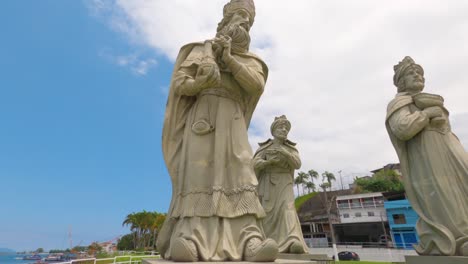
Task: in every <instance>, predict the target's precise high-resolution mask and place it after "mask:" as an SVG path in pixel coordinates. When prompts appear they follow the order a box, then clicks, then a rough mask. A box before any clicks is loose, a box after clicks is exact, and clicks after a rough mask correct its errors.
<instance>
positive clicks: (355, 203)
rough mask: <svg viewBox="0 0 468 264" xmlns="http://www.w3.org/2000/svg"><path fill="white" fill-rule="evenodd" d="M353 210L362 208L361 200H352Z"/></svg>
mask: <svg viewBox="0 0 468 264" xmlns="http://www.w3.org/2000/svg"><path fill="white" fill-rule="evenodd" d="M351 208H361V199H353V200H351Z"/></svg>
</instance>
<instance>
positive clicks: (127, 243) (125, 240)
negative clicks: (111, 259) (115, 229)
mask: <svg viewBox="0 0 468 264" xmlns="http://www.w3.org/2000/svg"><path fill="white" fill-rule="evenodd" d="M133 237H134V235H133V234H126V235H124V236H122V237H121V238H120V239H119V242H118V243H117V249H118V250H134V249H135V246H134V243H133Z"/></svg>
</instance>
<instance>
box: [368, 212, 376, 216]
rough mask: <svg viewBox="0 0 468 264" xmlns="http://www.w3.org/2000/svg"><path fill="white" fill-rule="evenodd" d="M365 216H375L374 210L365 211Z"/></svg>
mask: <svg viewBox="0 0 468 264" xmlns="http://www.w3.org/2000/svg"><path fill="white" fill-rule="evenodd" d="M367 216H375V214H374V212H367Z"/></svg>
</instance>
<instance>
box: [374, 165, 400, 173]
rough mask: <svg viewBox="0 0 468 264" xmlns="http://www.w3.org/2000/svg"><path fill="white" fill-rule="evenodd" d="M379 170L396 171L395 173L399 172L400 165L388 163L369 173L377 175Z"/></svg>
mask: <svg viewBox="0 0 468 264" xmlns="http://www.w3.org/2000/svg"><path fill="white" fill-rule="evenodd" d="M381 170H397V171H399V170H400V163H389V164H387V165H385V166H383V167H382V168H379V169H376V170H373V171H371V172H372V173H377V172H379V171H381Z"/></svg>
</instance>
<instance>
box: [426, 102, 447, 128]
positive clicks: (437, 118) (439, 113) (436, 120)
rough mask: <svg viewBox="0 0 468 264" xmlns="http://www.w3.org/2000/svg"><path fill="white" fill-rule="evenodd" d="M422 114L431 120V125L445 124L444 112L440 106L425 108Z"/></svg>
mask: <svg viewBox="0 0 468 264" xmlns="http://www.w3.org/2000/svg"><path fill="white" fill-rule="evenodd" d="M423 112H424V113H425V114H426V115H427V116H428V117H429V118H430V119H431V124H432V125H442V124H445V123H446V121H447V120H445V116H444V110H442V107H440V106H431V107H428V108H425V109H424V110H423Z"/></svg>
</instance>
